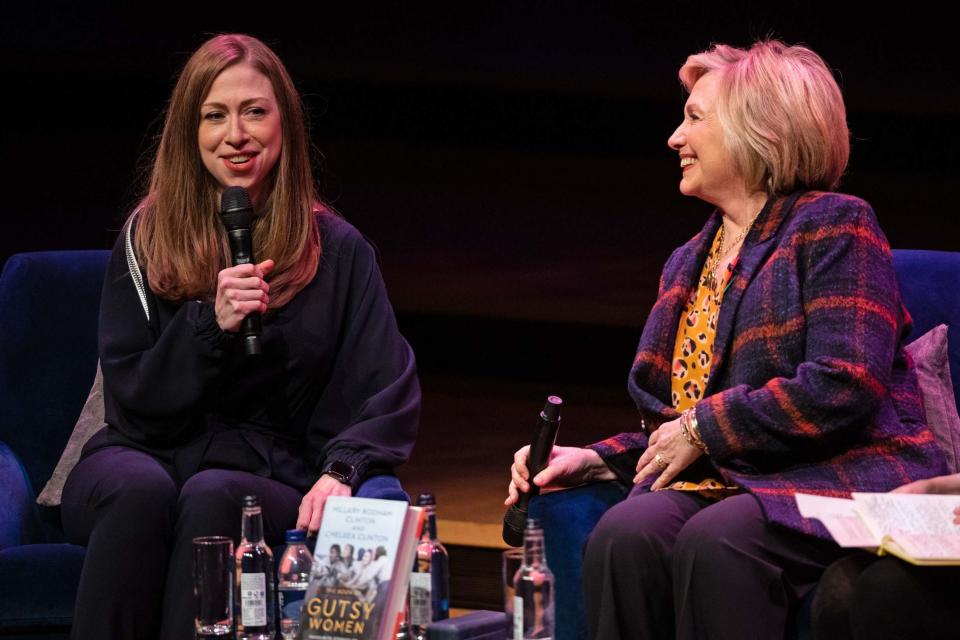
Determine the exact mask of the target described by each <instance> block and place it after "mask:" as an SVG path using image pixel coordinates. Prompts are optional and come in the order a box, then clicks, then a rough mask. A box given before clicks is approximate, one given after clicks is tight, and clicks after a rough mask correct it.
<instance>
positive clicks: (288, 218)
mask: <svg viewBox="0 0 960 640" xmlns="http://www.w3.org/2000/svg"><path fill="white" fill-rule="evenodd" d="M309 155H310V154H309V138H308V133H307V127H306V118H305V114H304V109H303V106H302V104H301V101H300V97H299V95H298V93H297V91H296V89H295V87H294V85H293V83H292V81H291V79H290V76H289V75H288V73H287V71H286V69H285V68H284V66H283V64H282V63H281V62H280V60H279V59H278V58H277V56H276V54H274V52H273V51H271V50H270V49H269V48H268V47H267V46H266V45H264V44H263V43H262V42H260V41H259V40H256V39H255V38H251V37H249V36H244V35H221V36H217V37H215V38H212V39H210V40H208V41H207V42H205V43H204V44H203V45H202V46H201V47H200V48H199V49H198V50H197V51H196V52H195V53H194V54H193V56H192V57H191V58H190V60H189V61H188V62H187V64H186V66H185V67H184V70H183V72H182V73H181V75H180V77H179V80H178V81H177V84H176V87H175V89H174V91H173V95H172V97H171V99H170V102H169V105H168V108H167V113H166V118H165V123H164V128H163V133H162V136H161V140H160V144H159V147H158V149H157V153H156V158H155V160H154V163H153V168H152V173H151V178H150V182H149V188H148V190H147V193H146V194H145V196H144V197H143V198H142V200H141V202H140V204H139V205H138V206H137V207H136V209H135V210H134V212H133V214H132V215H131V216H130V219H129V220H128V222H127V224H126V225H125V227H124V230H123V232H122V233H121V235H120V238H119V240H118V242H117V245H116V247H115V248H114V252H113V256H112V258H111V262H110V266H109V269H108V273H107V277H106V281H105V283H104V289H103V298H102V302H101V313H100V358H101V367H102V370H103V379H104V404H105V413H106V423H107V424H106V426H105V428H104V429H102V430H101V431H100V432H98V433H97V434H95V435H94V436H93V437H92V438H91V440H90V441H89V442H88V443H87V445H86V446H85V447H84V451H83V455H82V457H81V460H80V462H79V463H78V464H77V466H76V467H75V468H74V470H73V471H72V473H71V474H70V476H69V478H68V480H67V483H66V486H65V488H64V493H63V504H62V515H63V520H64V527H65V530H66V531H67V534H68V536H69V538H70V540H71V541H72V542H74V543H77V544H83V545H85V546H86V547H87V555H86V560H85V564H84V568H83V573H82V576H81V582H80V590H79V593H78V597H77V605H76V614H75V618H74V627H73V637H75V638H94V637H96V638H107V637H116V638H132V637H137V638H149V637H158V636H159V637H162V638H185V637H191V636H192V635H193V628H192V618H193V613H194V604H193V590H192V586H191V584H192V583H191V577H190V554H191V540H192V538H193V537H196V536H201V535H227V536H231V537H234V538H235V537H236V536H237V535H238V534H239V525H240V505H241V501H242V498H243V496H244V495H248V494H256V495H257V496H259V498H260V503H261V504H262V505H263V518H264V529H265V534H266V539H267V542H268V543H272V544H277V543H279V542H280V541H281V540H282V539H283V532H284V530H285V529H287V528H289V527H292V526H293V525H294V524H296V526H298V527H300V528H306V529H309V530H312V531H315V530H316V529H317V528H318V526H319V521H320V516H321V513H322V508H323V504H324V502H325V500H326V498H327V496H329V495H351V494H352V493H355V492H356V490H357V488H358V487H359V486H360V485H361V484H362V483H363V482H364V481H365V480H366V479H368V478H370V477H371V476H374V475H378V474H383V473H389V472H390V471H391V470H392V469H393V468H394V467H396V466H397V465H398V464H400V463H401V462H403V461H404V460H405V459H406V458H407V457H408V455H409V453H410V450H411V449H412V446H413V441H414V438H415V436H416V429H417V421H418V416H419V406H420V389H419V384H418V381H417V376H416V370H415V364H414V358H413V353H412V351H411V350H410V347H409V345H408V344H407V343H406V341H405V340H404V339H403V337H402V336H401V335H400V333H399V331H398V329H397V326H396V320H395V318H394V314H393V310H392V308H391V306H390V303H389V300H388V299H387V296H386V292H385V289H384V285H383V281H382V278H381V276H380V272H379V269H378V266H377V262H376V256H375V252H374V250H373V249H372V247H371V246H370V245H369V244H368V243H367V242H366V241H365V240H364V239H363V237H362V236H361V235H360V234H359V233H358V232H357V231H356V229H354V228H353V227H352V226H350V225H349V224H347V223H346V222H345V221H343V220H342V219H341V218H340V217H338V216H337V215H335V214H334V213H332V212H331V211H330V210H329V209H328V208H327V207H325V206H324V205H323V204H322V203H321V202H320V200H319V198H318V197H317V194H316V191H315V188H314V180H313V176H312V172H311V168H310V157H309ZM226 187H243V188H245V189H246V190H247V191H248V193H249V195H250V199H251V201H252V203H253V208H254V210H255V211H256V217H255V220H254V225H253V246H254V251H255V255H256V256H258V257H261V258H263V261H262V262H259V263H257V264H245V265H239V266H233V267H231V266H229V265H230V252H229V248H228V245H227V242H226V236H225V232H224V230H223V227H222V224H221V222H220V221H219V220H218V217H219V216H218V214H217V212H218V210H219V204H220V202H219V200H220V195H221V193H222V191H223V190H224V189H225V188H226ZM254 312H257V313H261V314H262V315H263V331H262V336H261V341H262V354H261V355H260V356H258V357H256V358H249V357H246V356H245V355H244V352H243V349H242V348H241V347H240V342H241V341H240V340H239V339H238V337H237V331H238V329H239V328H240V326H241V323H242V321H243V319H244V318H245V317H246V316H247V315H249V314H250V313H254Z"/></svg>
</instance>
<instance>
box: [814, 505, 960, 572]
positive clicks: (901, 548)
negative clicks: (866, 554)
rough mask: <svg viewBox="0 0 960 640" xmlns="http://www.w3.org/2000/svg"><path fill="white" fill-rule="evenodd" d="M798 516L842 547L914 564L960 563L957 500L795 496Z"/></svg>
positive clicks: (959, 506)
mask: <svg viewBox="0 0 960 640" xmlns="http://www.w3.org/2000/svg"><path fill="white" fill-rule="evenodd" d="M796 500H797V507H798V508H799V510H800V515H802V516H803V517H805V518H816V519H817V520H820V522H821V523H823V526H824V527H826V528H827V531H829V532H830V535H832V536H833V538H834V540H836V541H837V544H839V545H840V546H841V547H860V548H862V549H866V550H868V551H873V552H874V553H877V554H878V555H884V554H887V553H889V554H891V555H895V556H897V557H898V558H900V559H902V560H905V561H907V562H910V563H911V564H917V565H957V564H960V524H956V523H955V519H956V517H957V516H956V515H955V514H956V513H957V510H958V508H960V496H955V495H940V494H916V493H853V494H852V495H851V498H850V499H847V498H831V497H826V496H817V495H810V494H804V493H798V494H796Z"/></svg>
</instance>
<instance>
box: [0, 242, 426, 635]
mask: <svg viewBox="0 0 960 640" xmlns="http://www.w3.org/2000/svg"><path fill="white" fill-rule="evenodd" d="M108 257H109V252H108V251H57V252H38V253H25V254H17V255H14V256H12V257H11V258H10V259H9V260H8V261H7V263H6V264H5V265H4V268H3V272H2V275H0V407H3V410H2V413H0V637H2V638H31V639H37V638H66V637H67V634H68V633H69V629H70V623H71V620H72V619H73V605H74V600H75V597H76V590H77V584H78V583H79V578H80V569H81V567H82V565H83V557H84V549H83V547H78V546H76V545H72V544H68V543H66V542H65V541H64V535H63V530H62V528H61V526H60V519H59V509H58V508H50V507H39V506H38V505H37V504H36V496H35V493H34V489H39V488H41V487H43V485H44V484H45V483H46V481H47V479H48V478H49V477H50V475H51V473H52V471H53V469H54V467H55V466H56V464H57V461H58V460H59V457H60V453H61V452H62V451H63V448H64V445H65V444H66V442H67V439H68V438H69V436H70V433H71V431H72V429H73V426H74V424H75V422H76V420H77V417H78V416H79V414H80V411H81V409H82V407H83V404H84V401H85V399H86V397H87V393H88V392H89V391H90V386H91V384H92V382H93V379H94V374H95V372H96V366H97V315H98V312H99V306H100V289H101V286H102V283H103V276H104V273H105V272H106V267H107V259H108ZM358 495H361V496H365V497H374V498H385V499H393V500H409V498H408V496H407V494H406V493H405V492H404V491H403V489H402V487H401V486H400V482H399V481H398V480H397V479H396V478H395V477H394V476H376V477H374V478H371V479H370V480H368V481H367V482H365V483H364V484H363V485H362V486H361V487H360V489H359V490H358ZM237 517H238V520H237V522H238V526H239V513H238V516H237ZM291 524H292V523H291ZM120 561H127V559H120Z"/></svg>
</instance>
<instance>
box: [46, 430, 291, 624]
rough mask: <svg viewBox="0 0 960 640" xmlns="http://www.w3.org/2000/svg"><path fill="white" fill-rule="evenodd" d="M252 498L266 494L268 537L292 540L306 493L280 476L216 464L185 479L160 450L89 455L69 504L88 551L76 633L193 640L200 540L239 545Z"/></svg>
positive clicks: (66, 515)
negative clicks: (288, 535)
mask: <svg viewBox="0 0 960 640" xmlns="http://www.w3.org/2000/svg"><path fill="white" fill-rule="evenodd" d="M250 494H254V495H256V496H258V497H259V498H260V504H261V505H262V507H263V524H264V532H265V536H266V538H267V542H268V543H272V544H278V543H280V542H282V540H283V535H284V531H285V529H286V528H288V527H292V526H293V525H294V524H295V523H296V518H297V510H298V508H299V505H300V500H301V498H302V497H303V496H302V494H301V493H300V492H299V491H297V490H296V489H294V488H292V487H289V486H287V485H284V484H281V483H279V482H277V481H275V480H270V479H269V478H262V477H259V476H256V475H254V474H251V473H247V472H245V471H231V470H223V469H208V470H203V471H200V472H199V473H197V474H195V475H194V476H192V477H190V478H187V479H186V480H185V481H183V482H180V481H178V480H177V479H176V478H175V475H174V473H173V470H172V468H171V467H170V466H168V465H166V464H164V463H163V462H161V461H159V460H157V459H156V458H154V457H153V456H151V455H149V454H146V453H143V452H141V451H136V450H133V449H128V448H125V447H117V446H114V447H107V448H105V449H101V450H98V451H95V452H94V453H92V454H91V455H89V456H88V457H86V458H84V459H83V460H81V461H80V462H79V463H78V464H77V466H76V467H75V468H74V469H73V472H72V473H71V474H70V476H69V477H68V479H67V482H66V485H65V486H64V489H63V500H62V505H61V513H62V517H63V526H64V530H65V532H66V534H67V537H68V539H69V540H70V542H72V543H74V544H79V545H84V546H86V547H87V555H86V559H85V560H84V564H83V571H82V572H81V575H80V588H79V591H78V593H77V603H76V609H75V613H74V619H73V630H72V633H71V638H74V639H77V640H89V639H94V638H98V639H106V638H146V639H149V638H157V637H159V638H163V639H164V640H167V639H169V640H183V639H184V638H192V637H193V634H194V631H193V616H194V613H195V604H194V595H193V578H192V564H191V563H192V540H193V538H195V537H197V536H211V535H222V536H229V537H231V538H233V540H234V544H236V542H237V541H238V540H239V538H240V520H241V512H242V507H241V505H242V501H243V496H245V495H250Z"/></svg>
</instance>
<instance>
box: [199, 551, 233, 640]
mask: <svg viewBox="0 0 960 640" xmlns="http://www.w3.org/2000/svg"><path fill="white" fill-rule="evenodd" d="M235 565H236V561H235V560H234V558H233V540H231V539H230V538H227V537H224V536H206V537H202V538H194V539H193V592H194V594H195V595H196V599H197V615H196V617H195V618H194V623H195V626H196V631H197V638H226V637H228V636H230V634H232V633H233V569H234V566H235Z"/></svg>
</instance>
